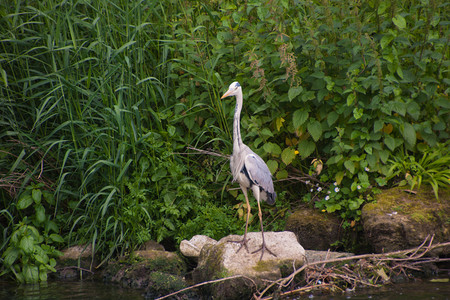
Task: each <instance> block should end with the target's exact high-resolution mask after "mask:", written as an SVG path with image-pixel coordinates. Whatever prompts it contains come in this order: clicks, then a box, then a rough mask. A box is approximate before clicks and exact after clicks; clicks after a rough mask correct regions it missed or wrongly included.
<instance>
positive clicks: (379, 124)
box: [373, 120, 384, 132]
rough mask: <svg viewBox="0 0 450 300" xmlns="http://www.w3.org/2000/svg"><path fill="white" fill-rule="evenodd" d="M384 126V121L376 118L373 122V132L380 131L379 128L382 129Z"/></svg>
mask: <svg viewBox="0 0 450 300" xmlns="http://www.w3.org/2000/svg"><path fill="white" fill-rule="evenodd" d="M383 126H384V122H383V121H381V120H376V121H375V123H374V124H373V131H374V132H379V131H381V129H383Z"/></svg>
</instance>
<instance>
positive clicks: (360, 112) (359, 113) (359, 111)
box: [353, 107, 364, 120]
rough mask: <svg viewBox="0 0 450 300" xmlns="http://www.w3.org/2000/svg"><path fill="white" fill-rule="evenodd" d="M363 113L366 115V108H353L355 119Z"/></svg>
mask: <svg viewBox="0 0 450 300" xmlns="http://www.w3.org/2000/svg"><path fill="white" fill-rule="evenodd" d="M363 115H364V110H363V109H362V108H357V107H355V108H354V109H353V118H355V120H358V119H360V118H361V117H362V116H363Z"/></svg>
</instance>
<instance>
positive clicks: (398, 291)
mask: <svg viewBox="0 0 450 300" xmlns="http://www.w3.org/2000/svg"><path fill="white" fill-rule="evenodd" d="M298 299H313V300H325V299H326V300H344V299H345V300H347V299H350V300H362V299H371V300H425V299H426V300H428V299H434V300H450V283H449V282H429V281H423V282H415V283H402V284H395V285H387V286H384V287H380V288H367V289H358V290H357V291H356V292H349V293H345V294H340V295H335V296H331V295H324V296H317V295H316V296H313V295H309V296H302V297H301V298H298Z"/></svg>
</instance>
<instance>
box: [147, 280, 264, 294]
mask: <svg viewBox="0 0 450 300" xmlns="http://www.w3.org/2000/svg"><path fill="white" fill-rule="evenodd" d="M236 278H245V279H248V280H250V281H251V282H252V284H253V285H254V286H255V287H256V283H255V282H254V281H253V279H251V278H249V277H247V276H244V275H235V276H230V277H226V278H221V279H216V280H211V281H205V282H200V283H198V284H194V285H191V286H188V287H187V288H184V289H181V290H179V291H176V292H173V293H171V294H168V295H165V296H162V297H159V298H156V299H155V300H162V299H166V298H168V297H171V296H174V295H177V294H179V293H183V292H185V291H188V290H190V289H194V288H198V287H200V286H203V285H207V284H213V283H217V282H221V281H226V280H230V279H236Z"/></svg>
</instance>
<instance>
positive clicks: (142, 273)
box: [103, 250, 187, 298]
mask: <svg viewBox="0 0 450 300" xmlns="http://www.w3.org/2000/svg"><path fill="white" fill-rule="evenodd" d="M185 273H186V264H185V263H184V261H183V260H182V259H181V258H180V257H179V256H178V255H177V254H176V253H172V252H167V251H161V250H141V251H136V252H135V253H133V255H132V256H130V257H129V258H128V259H127V260H125V261H110V262H109V263H108V265H107V266H106V268H105V270H104V271H103V278H104V280H105V281H106V282H113V283H118V284H120V285H121V286H124V287H132V288H144V289H146V294H147V295H148V296H149V297H151V298H155V297H161V296H164V295H167V294H169V293H171V292H175V291H178V290H180V289H182V288H184V287H187V284H186V282H185V280H184V275H185Z"/></svg>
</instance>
